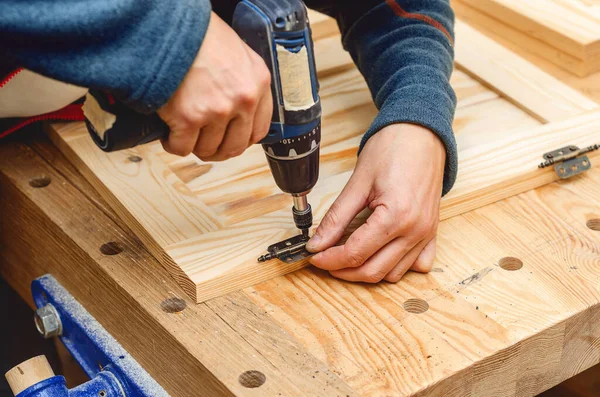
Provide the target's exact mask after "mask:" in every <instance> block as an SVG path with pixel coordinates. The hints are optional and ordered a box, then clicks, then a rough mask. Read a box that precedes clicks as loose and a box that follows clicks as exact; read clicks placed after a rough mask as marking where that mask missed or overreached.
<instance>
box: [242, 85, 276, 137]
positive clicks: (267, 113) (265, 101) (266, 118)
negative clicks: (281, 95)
mask: <svg viewBox="0 0 600 397" xmlns="http://www.w3.org/2000/svg"><path fill="white" fill-rule="evenodd" d="M272 116H273V96H272V95H271V90H267V92H266V93H265V95H263V97H262V98H261V99H260V102H259V103H258V108H257V109H256V113H255V114H254V123H253V124H252V135H251V137H250V142H249V143H248V146H250V145H252V144H254V143H258V142H260V141H261V140H262V139H263V138H264V137H265V136H267V133H268V132H269V127H270V125H271V118H272Z"/></svg>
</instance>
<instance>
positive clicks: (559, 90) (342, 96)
mask: <svg viewBox="0 0 600 397" xmlns="http://www.w3.org/2000/svg"><path fill="white" fill-rule="evenodd" d="M469 29H470V28H469V27H467V26H462V25H461V27H460V28H459V31H460V32H461V33H463V34H465V35H467V34H468V36H469V39H468V40H465V41H464V42H463V45H464V46H469V47H470V48H472V49H473V51H475V52H477V51H478V50H480V51H484V48H486V46H488V45H489V44H490V42H489V41H490V40H489V39H486V38H485V37H484V36H481V35H479V34H478V33H477V32H476V31H470V30H469ZM332 39H335V40H336V43H337V47H338V50H339V49H340V48H341V44H340V42H339V37H336V36H330V37H325V38H323V39H321V40H318V41H317V42H316V44H315V48H316V50H315V52H317V53H319V51H320V50H319V48H320V46H321V44H322V43H324V42H326V45H327V46H329V45H330V44H331V43H333V42H330V41H329V40H332ZM491 44H493V43H491ZM458 45H459V46H460V45H461V44H460V42H459V44H458ZM490 51H491V52H492V55H489V57H487V58H486V57H483V56H481V57H475V56H473V53H469V52H468V51H466V50H460V49H459V50H457V54H463V56H462V59H463V65H462V66H463V68H464V69H466V70H467V69H468V71H469V73H472V74H474V75H477V76H478V78H479V79H480V80H482V81H484V82H485V83H486V85H492V84H497V85H498V88H497V89H496V92H494V91H492V90H490V89H489V88H486V87H484V86H483V85H481V84H479V83H477V82H476V81H474V80H473V79H472V78H470V77H469V76H468V75H467V74H465V73H462V72H458V73H456V74H455V76H454V77H453V79H452V84H453V86H454V87H455V89H456V92H457V96H458V99H459V103H458V110H457V117H456V123H455V130H456V134H457V140H458V142H459V158H460V161H461V166H460V174H459V179H458V181H457V184H456V186H455V188H454V190H453V192H452V193H451V194H449V195H448V196H447V197H446V198H445V199H444V200H443V203H442V218H447V217H450V216H454V215H457V214H460V213H463V212H465V211H468V210H471V209H473V208H477V207H479V206H482V205H485V204H488V203H491V202H494V201H496V200H499V199H502V198H504V197H507V196H510V195H513V194H517V193H519V192H522V191H525V190H528V189H531V188H534V187H537V186H540V185H541V184H544V183H549V182H551V181H552V180H554V179H555V178H556V176H555V175H554V174H553V173H552V171H551V170H548V169H547V170H538V169H537V168H536V166H537V164H538V163H539V160H540V159H541V155H542V154H543V153H544V152H545V151H549V150H552V149H555V148H556V147H558V146H564V145H567V144H579V145H589V144H591V143H593V142H595V141H600V135H598V134H597V133H595V132H594V131H597V130H598V129H597V127H598V124H599V120H598V115H596V114H593V115H589V116H586V117H583V118H581V119H577V120H572V121H571V122H569V123H565V124H561V125H560V126H557V127H556V128H541V129H540V128H537V127H536V126H537V125H538V124H539V122H538V121H536V120H535V119H534V118H533V117H531V116H530V115H528V114H527V113H529V114H532V115H535V118H537V119H539V120H544V121H546V120H560V119H563V118H566V117H568V116H572V115H575V114H579V113H581V112H583V111H585V110H587V109H590V108H594V107H596V105H595V103H593V102H591V101H590V100H589V99H587V98H586V97H584V96H582V95H580V94H579V93H577V92H575V91H574V90H571V89H569V88H568V87H566V86H564V85H563V84H562V83H560V82H558V81H557V80H555V79H553V78H551V77H550V76H547V75H543V74H542V77H539V76H538V75H536V73H537V72H540V73H542V72H541V71H539V70H537V69H536V68H535V67H534V66H532V65H529V64H527V63H526V62H525V61H523V60H522V59H520V58H519V57H517V56H516V55H514V54H512V53H511V52H510V51H507V50H505V49H503V48H502V47H499V46H495V47H494V46H492V47H490ZM337 53H338V52H336V51H333V52H332V53H331V54H329V56H330V57H334V58H335V54H337ZM465 54H466V55H465ZM494 57H496V58H494ZM501 57H506V58H507V59H508V60H509V61H510V62H513V63H511V65H512V66H513V67H514V68H513V69H510V68H507V66H506V65H505V64H504V63H501V62H498V59H499V58H501ZM482 60H483V62H486V63H485V64H482V63H481V62H482ZM335 62H338V63H340V61H339V59H336V60H335ZM319 67H321V66H319ZM332 70H333V71H331V70H330V71H329V72H328V73H326V74H322V75H321V78H320V82H321V87H322V90H321V96H322V103H323V131H324V133H323V140H322V151H321V177H320V181H319V183H318V185H317V187H316V188H315V190H314V191H313V193H311V195H310V201H311V205H312V206H313V209H314V216H315V220H316V222H317V223H318V221H319V220H320V219H321V218H322V216H323V215H324V214H325V212H326V210H327V209H328V208H329V206H330V205H331V203H332V202H333V201H334V200H335V198H336V196H337V194H338V192H339V191H340V190H341V189H342V188H343V186H344V184H345V183H346V181H347V180H348V178H349V177H350V175H351V172H352V169H353V167H354V164H355V162H356V152H357V147H358V144H359V142H360V137H361V135H362V134H363V132H364V131H365V130H366V129H367V128H368V127H369V125H370V123H371V121H372V119H373V118H374V117H375V115H376V109H375V107H374V106H373V104H372V102H371V97H370V94H369V92H368V90H367V87H366V84H365V82H364V80H363V79H362V77H361V76H360V74H359V73H358V71H357V70H356V68H354V67H343V68H342V67H340V68H334V69H332ZM516 71H522V72H523V73H524V75H519V74H518V73H516ZM529 77H531V79H532V81H531V82H529V84H524V81H526V79H527V78H529ZM498 93H504V94H506V95H509V94H510V95H512V96H509V97H510V100H511V101H512V102H518V103H519V106H520V107H522V108H524V109H526V110H527V113H525V112H523V111H522V110H521V109H520V108H519V107H516V106H514V105H512V104H511V103H509V102H508V101H507V100H506V99H504V98H502V97H500V96H499V94H498ZM513 94H514V95H513ZM542 102H544V103H547V105H546V106H540V104H541V103H542ZM548 109H550V110H551V111H548ZM51 136H52V138H53V140H54V142H55V143H56V144H57V145H58V146H59V147H60V148H61V150H62V151H63V152H64V153H65V154H66V155H67V157H68V158H69V159H70V160H71V161H72V162H74V163H75V164H77V165H78V166H79V168H80V169H81V170H82V172H83V173H84V174H85V175H86V177H87V178H88V179H89V180H90V181H92V183H93V184H94V185H95V186H97V188H98V190H99V191H100V192H101V193H102V194H103V196H104V197H105V198H106V200H107V201H108V202H109V204H110V205H111V206H113V208H115V210H116V211H117V213H118V214H119V215H120V216H121V217H122V218H123V219H124V221H125V223H126V224H128V225H129V226H130V227H131V228H132V229H133V230H134V231H135V232H136V234H138V236H139V237H140V238H141V239H142V241H143V242H144V243H145V244H146V245H147V246H148V248H149V249H150V251H151V252H152V253H153V254H154V255H155V256H156V257H157V258H159V260H160V261H161V262H162V263H163V264H164V266H165V267H166V268H167V269H168V270H169V272H170V273H171V274H172V275H173V277H174V278H175V279H176V280H177V281H178V282H179V283H180V285H181V286H182V287H183V288H184V289H185V291H186V292H187V293H188V294H189V295H190V296H191V297H192V298H193V299H195V300H196V301H198V302H201V301H204V300H206V299H209V298H211V297H215V296H219V295H222V294H223V293H227V292H230V291H234V290H237V289H240V288H243V287H247V286H249V285H253V284H255V283H257V282H260V281H263V280H266V279H269V278H271V277H275V276H278V275H282V274H286V273H288V272H290V271H294V270H297V269H299V268H301V267H303V266H305V263H303V262H298V263H294V264H282V263H280V262H279V261H277V260H273V261H269V262H267V263H264V264H260V265H259V264H257V263H256V258H257V257H258V256H259V255H260V254H262V253H263V252H264V250H265V249H266V247H267V246H268V245H269V244H271V243H273V242H275V241H279V240H281V239H283V238H285V237H287V236H290V235H292V234H295V233H296V230H295V228H294V226H293V222H292V218H291V216H290V210H289V208H290V207H291V199H290V197H288V196H287V195H285V194H283V193H281V192H280V191H279V190H278V189H277V187H276V186H275V184H274V183H273V180H272V176H271V175H270V171H269V169H268V166H267V165H266V161H265V159H264V154H263V153H262V150H261V148H260V147H259V146H255V147H252V148H250V149H249V150H248V151H247V153H245V154H244V156H242V157H240V158H236V159H233V160H230V161H227V162H224V163H219V164H212V163H203V162H201V161H200V160H198V159H197V158H195V157H193V156H188V157H185V158H179V157H177V156H172V155H169V154H167V153H165V152H164V151H163V150H162V148H161V147H160V144H158V143H153V144H149V145H145V146H142V147H139V148H135V149H131V150H127V151H122V152H119V153H112V154H105V153H103V152H101V151H99V150H97V149H96V148H95V146H94V145H93V143H92V141H91V140H90V139H89V137H88V136H87V132H86V131H85V128H84V127H83V125H81V124H68V125H56V126H54V127H53V128H52V130H51ZM540 137H543V138H544V139H543V140H540ZM132 156H134V157H132ZM137 160H141V161H137Z"/></svg>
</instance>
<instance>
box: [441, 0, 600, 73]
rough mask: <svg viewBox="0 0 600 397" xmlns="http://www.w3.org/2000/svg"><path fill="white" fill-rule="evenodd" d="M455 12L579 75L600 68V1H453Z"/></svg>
mask: <svg viewBox="0 0 600 397" xmlns="http://www.w3.org/2000/svg"><path fill="white" fill-rule="evenodd" d="M452 6H453V8H454V10H455V12H456V14H457V15H458V16H459V17H460V18H462V19H463V20H465V21H467V22H469V23H472V24H473V26H475V27H482V28H485V29H488V30H491V31H493V32H494V33H495V34H498V35H500V36H501V37H503V38H505V39H507V40H508V41H510V42H511V43H514V44H516V45H518V46H520V47H522V48H525V49H527V50H528V51H531V52H532V53H534V54H536V55H539V56H542V57H543V58H545V59H547V60H549V61H551V62H552V63H554V64H556V65H557V66H559V67H561V68H563V69H565V70H567V71H569V72H571V73H573V74H575V75H577V76H580V77H584V76H588V75H589V74H592V73H595V72H597V71H599V70H600V2H598V1H593V0H526V1H523V0H453V1H452Z"/></svg>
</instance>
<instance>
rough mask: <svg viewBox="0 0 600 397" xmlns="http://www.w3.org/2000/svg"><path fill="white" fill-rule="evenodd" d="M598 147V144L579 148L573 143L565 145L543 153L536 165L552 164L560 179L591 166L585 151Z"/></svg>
mask: <svg viewBox="0 0 600 397" xmlns="http://www.w3.org/2000/svg"><path fill="white" fill-rule="evenodd" d="M598 149H600V145H592V146H588V147H586V148H583V149H580V148H579V147H577V146H575V145H570V146H565V147H563V148H560V149H557V150H554V151H552V152H548V153H546V154H544V160H546V161H544V162H543V163H541V164H540V165H539V166H538V167H539V168H546V167H549V166H551V165H554V171H556V175H558V177H559V178H560V179H567V178H570V177H572V176H574V175H579V174H581V173H582V172H584V171H587V170H589V169H590V168H591V167H592V164H591V163H590V159H589V158H588V156H586V155H585V154H586V153H589V152H593V151H594V150H598Z"/></svg>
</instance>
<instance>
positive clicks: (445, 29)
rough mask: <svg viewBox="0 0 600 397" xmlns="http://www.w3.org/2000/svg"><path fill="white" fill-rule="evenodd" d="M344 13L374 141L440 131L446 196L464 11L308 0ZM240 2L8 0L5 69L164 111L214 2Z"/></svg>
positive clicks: (228, 10)
mask: <svg viewBox="0 0 600 397" xmlns="http://www.w3.org/2000/svg"><path fill="white" fill-rule="evenodd" d="M305 2H306V4H307V5H308V6H309V7H311V8H315V9H318V10H319V11H322V12H325V13H327V14H329V15H331V16H333V17H335V18H336V19H337V21H338V24H339V26H340V29H341V31H342V37H343V39H342V40H343V44H344V48H345V49H346V50H348V51H349V52H350V54H351V55H352V58H353V59H354V61H355V62H356V64H357V65H358V68H359V69H360V71H361V73H362V74H363V76H364V77H365V80H366V81H367V84H368V86H369V89H370V90H371V94H372V96H373V100H374V101H375V105H376V106H377V108H378V109H379V114H378V115H377V117H376V118H375V120H374V121H373V124H372V126H371V127H370V128H369V130H368V131H366V132H365V135H364V138H363V140H362V143H361V148H362V147H363V146H364V144H365V142H366V141H367V140H368V139H369V138H370V137H371V136H373V134H375V133H377V131H379V130H380V129H381V128H383V127H385V126H387V125H390V124H393V123H402V122H406V123H414V124H419V125H422V126H425V127H427V128H429V129H430V130H432V131H433V132H435V133H436V134H437V135H438V136H439V137H440V138H441V140H442V142H443V143H444V145H445V147H446V153H447V156H446V158H447V160H446V168H445V175H444V194H445V193H447V192H448V191H449V190H450V188H451V187H452V185H453V184H454V180H455V178H456V171H457V154H456V142H455V139H454V134H453V131H452V121H453V118H454V110H455V107H456V97H455V95H454V92H453V90H452V88H451V87H450V84H449V78H450V74H451V72H452V61H453V56H454V52H453V22H454V14H453V12H452V9H451V8H450V4H449V0H362V1H356V2H349V1H343V0H306V1H305ZM235 3H236V0H215V1H214V7H211V2H210V1H209V0H177V1H165V0H102V1H98V0H28V1H19V0H0V9H1V12H0V43H1V45H0V54H1V55H2V57H1V58H0V70H1V69H8V68H11V67H17V66H22V67H26V68H28V69H30V70H33V71H36V72H38V73H40V74H43V75H47V76H50V77H53V78H55V79H57V80H62V81H66V82H70V83H73V84H77V85H81V86H85V87H92V88H97V89H102V90H105V91H107V92H110V93H111V94H112V95H113V96H114V97H116V98H118V99H120V100H122V101H123V102H125V103H126V104H128V105H129V106H131V107H132V108H134V109H136V110H138V111H141V112H150V111H154V110H156V109H158V108H159V107H160V106H161V105H163V104H164V103H166V102H167V100H168V99H169V98H170V97H171V95H172V94H173V92H174V91H175V90H176V89H177V87H178V85H179V84H180V82H181V81H182V80H183V77H184V76H185V74H186V72H187V70H188V69H189V67H190V65H191V64H192V62H193V60H194V58H195V56H196V53H197V52H198V49H199V48H200V45H201V44H202V39H203V37H204V34H205V33H206V29H207V26H208V21H209V18H210V11H211V9H212V8H214V10H215V12H217V13H218V14H219V15H220V16H222V17H223V19H225V20H230V19H231V15H232V11H233V7H234V6H235Z"/></svg>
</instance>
